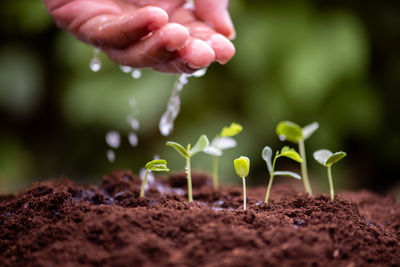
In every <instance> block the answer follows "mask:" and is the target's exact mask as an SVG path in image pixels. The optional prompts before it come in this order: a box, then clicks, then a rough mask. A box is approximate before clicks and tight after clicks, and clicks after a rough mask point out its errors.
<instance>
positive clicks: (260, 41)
mask: <svg viewBox="0 0 400 267" xmlns="http://www.w3.org/2000/svg"><path fill="white" fill-rule="evenodd" d="M0 5H1V9H0V15H1V18H2V19H1V21H2V23H1V24H0V32H1V35H2V38H1V39H2V41H1V45H0V119H1V128H0V190H1V192H9V191H13V190H16V189H19V188H22V187H25V186H27V185H29V184H30V183H31V182H32V181H36V180H44V179H48V178H54V177H60V176H66V177H69V178H72V179H74V180H77V181H80V182H85V183H86V182H94V183H100V181H101V176H102V175H104V174H107V173H109V172H111V171H112V170H113V169H115V168H129V169H132V170H133V171H134V172H136V173H137V172H138V171H139V169H140V168H141V167H142V166H143V165H144V164H145V163H146V162H147V161H148V160H151V159H152V158H153V156H154V155H156V154H157V155H160V156H161V157H162V158H165V159H167V160H168V163H169V167H170V168H171V169H173V170H180V169H182V168H183V166H184V161H183V159H182V158H181V157H180V156H178V155H177V154H176V152H175V151H173V150H172V149H171V148H169V147H166V146H165V145H164V143H165V142H166V141H167V140H174V141H178V142H180V143H184V144H186V143H188V142H191V143H192V144H193V142H195V141H196V140H197V138H198V137H199V135H200V134H202V133H205V134H207V135H208V136H209V137H210V138H212V137H213V136H214V135H215V134H217V133H218V132H219V131H220V129H221V128H222V127H223V126H225V125H229V124H230V122H232V121H235V122H238V123H240V124H242V125H243V126H244V131H243V132H242V133H241V134H240V135H239V136H238V137H237V138H236V139H237V141H238V147H237V148H235V149H231V150H228V151H226V152H225V154H224V156H223V157H222V158H221V160H220V176H221V179H223V180H224V182H228V183H235V182H240V180H239V179H238V178H237V177H236V176H235V175H234V172H233V163H232V160H233V159H234V158H236V157H237V156H239V155H247V156H248V157H249V158H250V159H251V161H252V163H251V164H252V168H251V172H250V177H249V179H247V180H248V182H249V183H250V184H251V185H256V184H263V185H266V183H267V181H268V180H267V169H266V166H265V163H264V162H263V161H262V159H261V156H260V155H261V150H262V148H263V147H264V146H265V145H270V146H271V147H272V148H273V149H274V150H276V149H278V148H280V147H281V146H282V145H283V144H282V143H281V142H280V141H279V139H278V138H277V136H276V135H275V126H276V125H277V123H278V122H279V121H281V120H292V121H295V122H297V123H299V124H300V125H302V126H304V125H305V124H308V123H311V122H313V121H318V122H319V123H320V129H319V130H318V131H317V132H316V133H315V134H314V135H313V136H312V137H311V138H310V139H309V140H308V141H307V143H306V150H307V151H308V165H309V170H310V174H311V181H312V184H313V185H314V191H316V192H327V188H328V182H327V178H326V173H325V169H324V168H323V167H321V166H319V165H318V164H317V163H316V162H315V161H314V160H313V159H312V152H313V151H315V150H317V149H320V148H328V149H331V150H333V151H338V150H343V151H346V152H348V157H347V158H346V160H344V161H342V162H340V164H337V165H336V166H335V167H334V168H333V172H334V180H335V181H334V183H335V185H336V188H338V189H342V190H345V189H346V190H355V189H360V188H367V189H371V190H374V191H377V192H381V193H383V192H388V191H390V192H392V193H396V192H397V193H398V192H399V191H400V190H399V189H400V180H399V177H400V174H399V173H400V172H399V171H398V167H399V156H398V151H399V150H400V127H399V123H400V120H399V118H398V117H399V115H400V105H399V95H400V90H399V89H400V49H399V48H400V8H399V5H398V1H392V2H391V1H385V2H377V1H375V2H373V4H368V3H366V2H359V1H354V0H349V1H317V0H314V1H296V2H294V1H279V2H277V1H266V0H262V1H261V0H260V1H245V0H233V1H231V7H230V10H231V14H232V18H233V20H234V23H235V26H236V30H237V38H236V40H235V41H234V43H235V46H236V49H237V53H236V56H235V57H234V59H233V60H232V61H231V62H229V63H228V64H227V65H225V66H220V65H218V64H214V65H212V66H210V67H209V69H208V72H207V74H206V75H205V76H204V77H202V78H191V79H190V81H189V84H188V85H187V86H186V87H185V89H184V91H183V93H182V108H181V114H180V115H179V117H178V119H177V121H176V124H175V130H174V132H173V134H172V135H171V136H170V137H168V138H166V137H163V136H161V135H160V133H159V131H158V122H159V119H160V116H161V114H162V113H163V112H164V110H165V107H166V104H167V99H168V97H169V95H170V92H171V89H172V85H173V82H174V79H175V76H174V75H168V74H161V73H157V72H154V71H150V70H146V71H144V72H143V76H142V78H141V79H139V80H134V79H133V78H131V77H130V75H128V74H125V73H123V72H122V71H121V70H120V69H119V67H118V65H116V64H115V63H113V62H111V61H110V60H108V59H107V58H106V57H105V56H104V55H103V54H100V57H101V60H102V62H103V68H102V69H101V70H100V71H99V72H98V73H93V72H92V71H91V70H90V69H89V62H90V60H91V58H92V57H93V47H90V46H88V45H86V44H83V43H81V42H79V41H77V40H75V39H74V38H73V37H72V36H71V35H69V34H67V33H65V32H63V31H61V30H59V29H57V27H56V26H55V24H54V22H53V21H52V19H51V18H50V16H49V15H48V13H47V11H46V10H45V8H44V6H43V4H42V2H41V1H40V0H14V1H3V2H2V3H1V4H0ZM132 97H135V98H136V100H137V104H138V105H137V106H138V110H137V114H136V115H137V116H138V118H139V120H140V124H141V127H140V130H139V133H138V134H139V146H138V147H131V146H130V145H129V143H128V141H127V138H126V136H127V133H128V130H129V126H128V124H127V122H126V116H127V115H128V114H133V112H134V111H133V110H132V107H131V106H130V105H129V99H131V98H132ZM109 130H118V131H120V133H121V137H122V143H121V147H120V148H118V149H116V151H115V152H116V161H115V163H110V162H108V161H107V158H106V151H107V150H108V146H107V145H106V143H105V134H106V132H107V131H109ZM192 164H193V166H194V168H198V169H202V170H205V171H208V170H210V168H211V164H212V160H211V157H210V156H207V155H200V156H197V157H196V158H194V159H193V163H192ZM278 167H280V168H281V169H283V168H290V169H293V170H299V168H298V166H296V165H292V163H291V162H290V161H285V160H282V162H280V164H279V166H278ZM288 180H289V178H279V179H276V181H277V182H278V181H281V182H282V181H288ZM299 185H300V186H301V184H299Z"/></svg>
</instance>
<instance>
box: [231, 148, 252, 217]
mask: <svg viewBox="0 0 400 267" xmlns="http://www.w3.org/2000/svg"><path fill="white" fill-rule="evenodd" d="M233 165H234V166H235V171H236V174H237V175H238V176H239V177H241V178H242V182H243V210H246V179H245V178H246V177H247V175H249V169H250V160H249V158H248V157H243V156H241V157H239V158H237V159H235V160H234V161H233Z"/></svg>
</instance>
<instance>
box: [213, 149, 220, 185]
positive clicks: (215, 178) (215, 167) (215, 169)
mask: <svg viewBox="0 0 400 267" xmlns="http://www.w3.org/2000/svg"><path fill="white" fill-rule="evenodd" d="M218 187H219V184H218V157H217V156H214V159H213V188H214V190H217V189H218Z"/></svg>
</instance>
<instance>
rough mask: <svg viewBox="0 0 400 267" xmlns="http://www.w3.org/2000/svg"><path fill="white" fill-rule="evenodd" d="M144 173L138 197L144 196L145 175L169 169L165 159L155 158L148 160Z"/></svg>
mask: <svg viewBox="0 0 400 267" xmlns="http://www.w3.org/2000/svg"><path fill="white" fill-rule="evenodd" d="M145 169H146V174H145V175H144V179H143V183H142V188H141V189H140V197H144V185H145V184H146V181H147V175H148V174H149V173H150V172H151V171H154V172H169V169H168V167H167V161H166V160H163V159H156V160H152V161H149V162H148V163H147V164H146V166H145Z"/></svg>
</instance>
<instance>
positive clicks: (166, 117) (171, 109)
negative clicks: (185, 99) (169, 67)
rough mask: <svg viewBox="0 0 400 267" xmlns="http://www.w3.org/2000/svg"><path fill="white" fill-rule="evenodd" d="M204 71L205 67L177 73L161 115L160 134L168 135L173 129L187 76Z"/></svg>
mask: <svg viewBox="0 0 400 267" xmlns="http://www.w3.org/2000/svg"><path fill="white" fill-rule="evenodd" d="M205 73H206V69H201V70H198V71H196V72H195V73H193V74H180V75H178V77H177V79H176V81H175V83H174V87H173V88H172V92H171V96H170V98H169V101H168V105H167V110H166V111H165V112H164V114H163V115H162V116H161V120H160V123H159V126H158V127H159V129H160V132H161V134H162V135H164V136H167V135H169V134H170V133H171V132H172V131H173V129H174V121H175V119H176V117H177V116H178V114H179V110H180V108H181V99H180V94H181V92H182V90H183V87H184V85H185V84H187V83H188V78H189V77H191V76H194V77H201V76H203V75H204V74H205Z"/></svg>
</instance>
